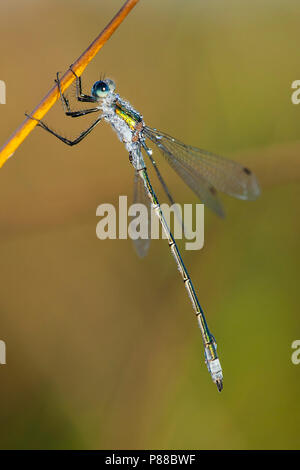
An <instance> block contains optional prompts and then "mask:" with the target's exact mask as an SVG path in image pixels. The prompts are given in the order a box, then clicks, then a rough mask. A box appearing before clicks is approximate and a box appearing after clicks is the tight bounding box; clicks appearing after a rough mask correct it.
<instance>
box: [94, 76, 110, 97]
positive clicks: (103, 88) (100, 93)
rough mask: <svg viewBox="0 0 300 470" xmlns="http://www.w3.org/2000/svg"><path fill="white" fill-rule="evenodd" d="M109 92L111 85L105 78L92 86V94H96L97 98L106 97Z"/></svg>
mask: <svg viewBox="0 0 300 470" xmlns="http://www.w3.org/2000/svg"><path fill="white" fill-rule="evenodd" d="M108 92H109V86H108V84H107V83H106V82H104V81H103V80H99V81H98V82H95V83H94V85H93V87H92V96H95V97H96V98H104V97H105V96H106V95H107V93H108Z"/></svg>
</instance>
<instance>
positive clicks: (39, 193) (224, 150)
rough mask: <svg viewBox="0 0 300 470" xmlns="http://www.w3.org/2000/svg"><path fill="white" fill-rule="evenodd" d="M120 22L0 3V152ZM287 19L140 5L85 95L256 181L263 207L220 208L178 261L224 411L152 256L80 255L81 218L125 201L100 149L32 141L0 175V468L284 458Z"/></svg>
mask: <svg viewBox="0 0 300 470" xmlns="http://www.w3.org/2000/svg"><path fill="white" fill-rule="evenodd" d="M121 5H122V1H119V0H110V1H104V0H103V1H102V0H76V1H71V0H63V1H58V0H51V1H50V0H43V1H41V0H27V1H24V0H11V1H10V2H2V3H1V10H0V11H1V15H0V57H1V62H0V79H1V80H4V81H5V82H6V85H7V104H6V105H0V118H1V126H0V142H1V144H2V143H3V142H4V141H5V140H6V139H7V138H8V136H9V135H10V134H11V132H12V131H13V130H14V129H15V128H16V127H17V126H18V125H19V124H20V122H21V121H22V120H23V113H24V111H31V110H32V109H33V108H34V106H35V105H36V104H37V103H38V102H39V101H40V99H41V98H42V97H43V96H44V94H45V93H46V92H47V91H48V89H49V88H50V86H52V83H53V79H54V77H55V73H56V71H65V70H66V69H67V67H68V66H69V64H71V63H72V62H73V61H74V60H75V59H76V58H77V57H78V56H79V55H80V54H81V52H82V51H83V50H84V49H85V48H86V47H87V46H88V44H89V43H90V42H91V41H92V40H93V39H94V38H95V37H96V35H97V34H98V33H99V31H100V30H101V29H102V28H103V27H104V26H105V25H106V24H107V22H108V21H109V20H110V19H111V17H112V16H113V15H114V14H115V12H116V11H117V10H118V9H119V8H120V6H121ZM299 16H300V6H299V2H298V1H296V0H295V1H292V0H285V1H283V0H281V1H279V0H260V1H258V0H255V1H250V0H247V1H243V2H241V1H238V0H229V1H226V2H225V1H224V0H210V1H208V0H190V1H188V2H182V1H179V0H164V1H163V2H162V1H159V0H153V1H146V0H141V2H140V3H139V4H138V6H137V7H136V8H135V9H134V10H133V11H132V13H131V14H130V16H129V17H128V18H127V19H126V20H125V22H124V23H123V24H122V25H121V27H120V28H119V29H118V31H117V32H116V33H115V34H114V35H113V37H112V38H111V39H110V41H109V42H108V43H107V44H106V45H105V46H104V48H103V49H102V50H101V52H100V53H99V54H98V56H97V57H96V59H95V60H94V61H93V63H91V64H90V65H89V66H88V68H87V70H86V73H85V74H84V76H83V78H84V84H85V87H86V89H87V90H88V89H90V87H91V85H92V83H93V82H94V81H95V80H97V79H98V78H99V76H100V74H101V73H103V72H105V73H106V76H109V77H111V78H113V79H114V80H115V81H116V83H117V87H118V92H119V93H120V94H121V95H122V96H124V97H125V98H127V99H128V100H129V101H130V102H131V103H132V104H133V105H134V106H135V107H136V108H137V109H138V110H140V111H141V112H142V113H143V115H144V118H145V120H146V122H147V123H148V124H149V125H150V126H153V127H157V128H159V129H162V130H163V131H165V132H168V133H170V134H171V135H174V136H176V137H177V138H179V139H181V140H183V141H184V142H186V143H190V144H192V145H195V146H199V147H202V148H206V149H208V150H211V151H214V152H217V153H220V154H222V155H225V156H228V157H230V158H233V159H236V160H239V161H241V162H243V163H244V164H245V165H247V166H249V167H250V168H251V169H253V171H255V173H256V174H257V176H258V178H259V181H260V183H261V187H262V196H261V197H260V199H259V200H257V201H256V202H255V203H247V202H242V201H237V200H233V199H231V198H229V197H224V198H223V200H224V204H225V207H226V212H227V218H226V219H225V220H218V219H217V217H215V216H214V215H213V214H211V213H209V211H208V210H207V211H206V212H205V224H206V226H205V246H204V249H203V250H201V251H199V252H192V251H188V252H185V253H183V256H184V260H185V262H186V264H187V266H188V267H189V270H190V273H191V276H192V279H193V280H194V284H195V288H196V289H197V291H198V293H199V298H200V301H201V303H202V304H203V306H204V308H205V310H206V312H207V319H208V322H209V325H210V327H211V329H212V331H213V332H214V334H215V336H216V338H217V341H218V345H219V352H220V355H221V359H222V364H223V368H224V376H225V378H224V391H223V392H222V393H221V394H218V393H217V391H216V388H215V386H214V384H213V383H212V382H211V380H210V377H209V375H208V372H207V370H206V366H205V364H204V361H203V348H202V342H201V336H200V333H199V331H198V329H197V325H196V322H195V319H194V318H193V315H192V311H191V306H190V304H189V302H188V299H187V297H186V293H185V291H184V288H183V286H182V283H181V282H180V279H179V278H178V275H177V272H176V268H175V265H174V262H173V259H172V258H171V256H170V254H169V252H168V248H167V245H166V242H165V241H164V240H159V241H153V242H152V246H151V249H150V253H149V255H148V257H147V258H146V259H144V260H140V259H138V258H137V256H136V254H135V252H134V250H133V249H132V242H131V241H130V240H124V241H123V240H117V241H116V240H106V241H100V240H98V239H97V238H96V232H95V230H96V224H97V221H98V219H97V218H96V215H95V214H96V207H97V206H98V205H99V204H101V203H102V202H109V203H117V201H118V197H119V195H121V194H122V195H125V194H128V196H129V201H130V198H131V197H132V182H133V171H132V168H131V167H130V165H129V163H128V155H127V154H126V151H125V149H124V148H123V146H122V144H121V143H120V142H119V141H118V140H117V138H116V136H115V135H114V133H113V132H112V130H111V129H110V128H109V127H108V126H107V125H99V126H98V128H97V129H96V130H95V131H94V132H93V133H92V134H91V135H90V136H89V137H88V138H87V139H86V140H85V141H84V142H82V143H81V144H80V145H78V147H74V148H69V147H67V146H64V145H63V144H62V143H61V142H59V141H58V140H56V139H55V138H54V137H52V136H50V135H47V134H46V133H45V132H43V131H42V130H41V129H36V130H35V131H34V132H33V133H32V134H31V135H30V136H29V137H28V139H27V140H26V141H25V142H24V143H23V144H22V146H21V147H20V148H19V149H18V151H17V152H16V153H15V155H14V157H13V158H12V159H10V160H9V161H8V162H7V164H6V165H5V166H4V167H3V168H2V169H1V171H0V201H1V203H0V224H1V232H0V238H1V244H0V265H1V270H0V285H1V293H0V339H2V340H5V342H6V345H7V365H5V366H4V365H2V366H0V381H1V386H0V403H1V411H0V420H1V421H0V447H1V448H2V449H15V448H18V449H20V448H22V449H23V448H25V449H27V448H30V449H32V448H34V449H39V448H41V449H53V448H54V449H56V448H67V449H70V448H74V449H78V448H84V449H92V448H97V449H107V448H110V449H126V448H129V449H139V448H141V449H143V448H146V449H150V448H158V449H176V448H180V449H198V448H200V449H216V448H222V449H231V448H238V449H253V448H274V449H277V448H285V449H295V448H299V436H300V425H299V418H300V409H299V387H300V365H298V366H297V365H293V364H292V362H291V354H292V349H291V344H292V342H293V341H294V340H295V339H300V326H299V268H298V266H299V261H300V260H299V225H300V223H299V196H300V190H299V177H300V164H299V155H300V140H299V129H300V105H299V106H295V105H293V104H292V103H291V93H292V90H291V83H292V81H294V80H296V79H300V62H299ZM88 119H89V118H87V119H86V120H85V118H82V120H80V119H78V120H68V119H67V118H65V117H64V115H63V113H62V111H61V107H60V105H59V104H57V105H56V106H55V109H53V110H51V112H49V114H48V115H47V116H46V119H45V120H46V121H47V122H48V123H49V124H50V125H52V126H53V127H55V128H56V129H58V130H59V131H60V132H62V133H64V134H65V135H68V136H69V135H71V136H72V135H73V136H74V135H76V134H77V133H79V132H80V130H81V129H83V128H84V127H85V126H86V123H87V122H88ZM69 121H70V122H69ZM157 158H158V159H159V160H161V158H160V157H159V156H157ZM161 169H162V172H163V174H164V175H165V176H166V179H167V181H168V183H169V186H170V189H171V190H172V193H173V195H174V197H175V199H176V200H177V201H178V202H181V203H184V202H197V199H196V197H195V196H194V195H193V193H192V192H191V191H190V190H189V189H188V188H186V187H185V186H184V184H183V183H181V182H180V181H179V179H178V177H177V176H176V174H174V172H173V171H172V169H170V168H169V167H168V166H167V165H166V164H165V163H164V162H162V163H161ZM151 175H152V172H151ZM154 185H155V187H156V188H157V189H158V193H159V194H161V191H160V187H159V184H158V183H157V181H156V180H154ZM182 245H183V244H182V243H181V244H180V246H181V247H182Z"/></svg>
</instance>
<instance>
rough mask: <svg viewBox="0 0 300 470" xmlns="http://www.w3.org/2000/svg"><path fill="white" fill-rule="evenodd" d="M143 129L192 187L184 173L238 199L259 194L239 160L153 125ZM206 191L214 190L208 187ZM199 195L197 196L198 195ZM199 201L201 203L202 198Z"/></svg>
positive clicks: (251, 198)
mask: <svg viewBox="0 0 300 470" xmlns="http://www.w3.org/2000/svg"><path fill="white" fill-rule="evenodd" d="M144 133H145V135H146V136H147V137H148V138H149V139H150V140H151V141H152V142H154V143H155V144H156V145H157V146H158V148H159V149H160V150H161V152H162V153H163V154H164V156H165V157H166V158H167V160H168V162H169V163H170V165H171V166H173V168H174V170H175V171H177V173H179V175H180V176H181V177H182V178H183V179H184V180H185V182H186V183H187V184H188V185H189V186H190V187H191V188H192V189H193V190H194V188H193V187H192V186H191V184H190V181H189V176H187V175H192V179H193V180H197V179H198V180H199V185H202V182H203V180H206V182H207V183H209V185H208V189H209V188H212V187H213V188H214V189H215V190H218V191H222V192H223V193H226V194H229V195H230V196H234V197H237V198H239V199H248V200H254V199H256V198H257V197H258V196H259V194H260V189H259V185H258V182H257V179H256V177H255V175H254V174H253V173H252V172H251V171H250V170H249V169H248V168H245V167H244V166H243V165H241V164H240V163H237V162H234V161H232V160H228V159H226V158H223V157H220V156H218V155H215V154H213V153H210V152H207V151H205V150H201V149H198V148H197V147H192V146H190V145H185V144H183V143H182V142H180V141H178V140H176V139H174V138H173V137H171V136H169V135H167V134H164V133H163V132H160V131H157V130H156V129H151V128H149V127H145V129H144ZM181 169H184V173H185V174H181ZM185 176H187V179H186V178H185ZM206 189H207V188H206ZM209 191H210V192H211V191H212V192H214V191H213V190H211V189H209ZM199 197H200V198H201V196H200V195H199ZM203 202H204V203H205V201H204V200H203ZM208 205H210V204H208ZM210 207H211V206H210ZM212 208H213V207H212Z"/></svg>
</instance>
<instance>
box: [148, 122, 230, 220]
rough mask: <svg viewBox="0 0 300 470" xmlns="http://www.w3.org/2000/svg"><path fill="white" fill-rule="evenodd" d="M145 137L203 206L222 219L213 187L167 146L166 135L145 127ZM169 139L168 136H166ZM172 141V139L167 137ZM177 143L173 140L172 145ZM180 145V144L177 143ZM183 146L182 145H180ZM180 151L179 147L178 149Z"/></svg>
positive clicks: (220, 205) (174, 150)
mask: <svg viewBox="0 0 300 470" xmlns="http://www.w3.org/2000/svg"><path fill="white" fill-rule="evenodd" d="M144 133H145V135H146V137H148V138H149V139H150V140H151V141H152V142H154V143H155V144H156V145H157V146H158V148H159V150H160V151H161V153H162V154H163V155H164V157H165V158H166V160H167V162H168V163H169V164H170V165H171V167H172V168H173V169H174V170H175V171H176V173H178V175H179V176H180V177H181V178H182V179H183V180H184V182H185V183H186V184H187V185H188V186H189V187H190V188H191V189H192V191H194V193H195V194H196V195H197V196H198V197H199V199H200V200H201V201H202V202H203V204H205V205H207V206H208V207H209V208H210V209H212V210H213V211H214V212H215V213H216V214H217V215H219V216H220V217H224V216H225V213H224V210H223V206H222V204H221V202H220V200H219V198H218V195H217V191H216V189H215V187H214V186H213V185H212V184H211V183H210V182H209V181H208V180H207V179H205V178H204V176H202V175H201V174H200V172H197V171H195V169H193V168H192V166H191V165H189V164H188V163H186V162H185V160H184V159H183V158H182V157H181V154H180V153H179V152H178V150H176V148H173V147H174V145H173V147H172V148H171V146H170V145H169V140H167V139H165V138H164V136H165V135H166V134H161V133H160V132H157V131H156V130H154V129H150V128H149V127H146V128H145V129H144ZM168 137H169V136H168ZM169 139H172V137H169ZM175 142H176V143H177V142H178V141H176V140H175V139H174V141H172V144H174V143H175ZM178 143H179V144H181V142H178ZM175 145H176V144H175ZM182 145H184V144H182ZM179 149H180V151H181V147H180V148H179Z"/></svg>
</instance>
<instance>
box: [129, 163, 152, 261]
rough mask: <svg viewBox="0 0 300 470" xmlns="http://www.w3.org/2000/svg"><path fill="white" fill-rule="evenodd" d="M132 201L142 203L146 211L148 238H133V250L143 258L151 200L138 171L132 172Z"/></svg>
mask: <svg viewBox="0 0 300 470" xmlns="http://www.w3.org/2000/svg"><path fill="white" fill-rule="evenodd" d="M133 203H134V204H144V206H146V207H147V212H148V238H138V239H137V240H133V245H134V248H135V251H136V252H137V254H138V256H139V257H140V258H144V257H145V256H146V255H147V253H148V251H149V247H150V240H151V239H150V233H151V202H150V199H149V197H148V196H147V194H146V190H145V186H144V183H143V181H142V179H141V178H140V177H139V175H138V172H137V171H136V172H135V174H134V189H133Z"/></svg>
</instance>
